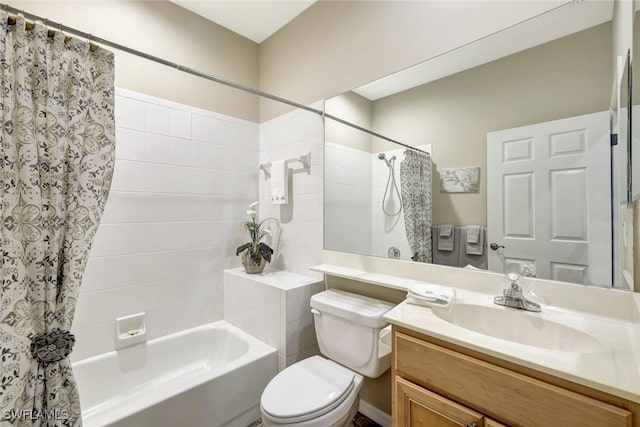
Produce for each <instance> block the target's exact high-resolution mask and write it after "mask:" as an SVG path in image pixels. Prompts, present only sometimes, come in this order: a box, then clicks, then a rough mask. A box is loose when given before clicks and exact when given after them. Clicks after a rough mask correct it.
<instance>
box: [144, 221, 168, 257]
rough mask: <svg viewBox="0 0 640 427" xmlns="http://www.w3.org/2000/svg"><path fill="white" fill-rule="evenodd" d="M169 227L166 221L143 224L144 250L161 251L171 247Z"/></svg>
mask: <svg viewBox="0 0 640 427" xmlns="http://www.w3.org/2000/svg"><path fill="white" fill-rule="evenodd" d="M169 227H170V223H168V222H155V223H147V224H144V252H163V251H168V250H170V249H173V246H172V241H171V239H170V233H169Z"/></svg>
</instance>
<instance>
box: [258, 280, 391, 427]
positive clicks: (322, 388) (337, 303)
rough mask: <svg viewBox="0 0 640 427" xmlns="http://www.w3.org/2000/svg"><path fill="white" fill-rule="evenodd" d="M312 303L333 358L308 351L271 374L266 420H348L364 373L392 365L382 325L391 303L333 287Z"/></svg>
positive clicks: (293, 425) (308, 423) (292, 424)
mask: <svg viewBox="0 0 640 427" xmlns="http://www.w3.org/2000/svg"><path fill="white" fill-rule="evenodd" d="M311 307H312V310H311V312H312V313H313V315H314V325H315V330H316V337H317V339H318V345H319V348H320V351H321V353H322V354H323V355H324V356H326V357H328V358H324V357H321V356H312V357H309V358H307V359H304V360H302V361H300V362H297V363H295V364H293V365H291V366H289V367H287V368H285V369H284V370H282V371H281V372H280V373H279V374H277V375H276V376H275V377H274V378H273V379H272V380H271V382H270V383H269V384H268V385H267V387H266V388H265V390H264V392H263V393H262V397H261V399H260V409H261V411H262V422H263V424H264V425H265V426H288V427H334V426H335V427H344V426H349V425H351V421H352V420H353V417H354V416H355V415H356V413H357V412H358V406H359V396H358V395H359V392H360V389H361V388H362V382H363V379H364V378H363V375H364V376H368V377H371V378H375V377H378V376H380V375H381V374H382V373H383V372H385V371H386V370H387V369H389V367H390V364H391V363H390V353H391V348H390V347H389V346H388V345H387V344H386V343H385V342H382V340H381V335H385V334H384V333H383V334H381V331H382V329H383V328H386V327H387V324H386V322H384V320H383V319H382V316H384V314H385V313H386V312H387V311H389V310H390V309H391V308H393V305H392V304H390V303H388V302H386V301H381V300H377V299H373V298H369V297H365V296H362V295H356V294H352V293H349V292H344V291H337V290H333V289H331V290H326V291H324V292H320V293H318V294H315V295H314V296H313V297H311ZM385 332H386V331H385Z"/></svg>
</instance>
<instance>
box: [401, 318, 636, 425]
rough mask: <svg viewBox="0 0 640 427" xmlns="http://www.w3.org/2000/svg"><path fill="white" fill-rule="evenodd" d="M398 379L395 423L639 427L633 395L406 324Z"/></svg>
mask: <svg viewBox="0 0 640 427" xmlns="http://www.w3.org/2000/svg"><path fill="white" fill-rule="evenodd" d="M392 384H393V385H392V386H393V420H394V426H430V425H443V426H459V425H461V426H473V425H474V423H475V425H476V426H478V427H479V426H485V427H497V426H507V425H513V426H599V427H605V426H611V427H614V426H620V427H624V426H632V425H633V426H636V425H639V424H638V422H637V420H634V413H635V416H636V417H637V416H638V415H640V414H639V413H638V409H639V408H638V406H637V404H635V403H633V402H631V401H628V400H625V399H620V398H618V397H616V396H613V395H610V394H607V393H602V392H599V391H597V390H594V389H590V388H587V387H584V386H580V385H578V384H575V383H572V382H569V381H566V380H563V379H561V378H558V377H554V376H551V375H547V374H543V373H540V372H537V371H535V370H532V369H527V368H524V367H521V366H517V365H515V364H513V363H508V362H504V361H502V360H499V359H497V358H493V357H489V356H486V355H484V354H482V353H479V352H475V351H470V350H468V349H464V348H462V347H459V346H455V345H451V344H449V343H446V342H444V341H441V340H437V339H434V338H432V337H429V336H427V335H423V334H420V333H416V332H415V331H412V330H409V329H406V328H402V327H394V328H393V362H392ZM436 420H437V422H440V423H441V424H437V422H436ZM497 420H500V421H497ZM634 421H635V424H634Z"/></svg>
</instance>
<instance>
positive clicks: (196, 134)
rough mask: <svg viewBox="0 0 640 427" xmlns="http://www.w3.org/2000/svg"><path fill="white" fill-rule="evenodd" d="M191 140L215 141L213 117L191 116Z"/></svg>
mask: <svg viewBox="0 0 640 427" xmlns="http://www.w3.org/2000/svg"><path fill="white" fill-rule="evenodd" d="M191 138H192V139H193V140H194V141H201V142H212V141H213V119H212V118H211V117H206V116H202V115H200V114H193V115H192V116H191Z"/></svg>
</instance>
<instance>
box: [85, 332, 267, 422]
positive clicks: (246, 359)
mask: <svg viewBox="0 0 640 427" xmlns="http://www.w3.org/2000/svg"><path fill="white" fill-rule="evenodd" d="M277 365H278V362H277V352H276V350H275V349H274V348H272V347H269V346H268V345H266V344H264V343H262V342H261V341H258V340H257V339H255V338H253V337H252V336H250V335H248V334H246V333H244V332H242V331H241V330H240V329H238V328H236V327H235V326H233V325H231V324H229V323H227V322H225V321H219V322H214V323H210V324H208V325H204V326H200V327H197V328H193V329H189V330H186V331H182V332H178V333H176V334H172V335H167V336H165V337H162V338H157V339H154V340H152V341H149V342H147V343H143V344H138V345H135V346H133V347H129V348H125V349H122V350H119V351H117V352H116V351H113V352H110V353H105V354H101V355H99V356H95V357H91V358H89V359H84V360H81V361H79V362H77V363H74V364H73V369H74V374H75V377H76V380H77V382H78V388H79V391H80V404H81V407H82V421H83V425H84V427H94V426H100V427H102V426H114V427H115V426H117V427H129V426H131V427H147V426H149V427H161V426H167V427H169V426H171V427H174V426H189V427H199V426H207V427H216V426H225V427H226V426H240V427H245V426H246V425H247V424H249V423H250V422H252V421H254V420H257V419H258V418H259V417H260V406H259V404H260V395H261V394H262V390H263V389H264V387H265V386H266V385H267V383H268V382H269V380H271V378H273V376H274V375H275V374H276V373H277Z"/></svg>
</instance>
